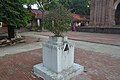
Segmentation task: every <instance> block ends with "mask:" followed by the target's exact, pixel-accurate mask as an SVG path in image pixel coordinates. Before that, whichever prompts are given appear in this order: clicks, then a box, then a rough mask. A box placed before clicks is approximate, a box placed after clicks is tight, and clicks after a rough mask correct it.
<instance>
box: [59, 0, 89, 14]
mask: <svg viewBox="0 0 120 80" xmlns="http://www.w3.org/2000/svg"><path fill="white" fill-rule="evenodd" d="M59 2H60V3H61V4H63V5H64V6H65V7H66V8H68V9H70V10H71V12H75V13H77V14H81V15H89V14H90V7H89V5H90V0H59Z"/></svg>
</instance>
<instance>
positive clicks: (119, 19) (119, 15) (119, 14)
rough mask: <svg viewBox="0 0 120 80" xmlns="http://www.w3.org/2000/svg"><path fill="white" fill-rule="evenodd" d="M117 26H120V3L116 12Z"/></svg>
mask: <svg viewBox="0 0 120 80" xmlns="http://www.w3.org/2000/svg"><path fill="white" fill-rule="evenodd" d="M115 24H116V25H120V3H119V4H118V5H117V7H116V11H115Z"/></svg>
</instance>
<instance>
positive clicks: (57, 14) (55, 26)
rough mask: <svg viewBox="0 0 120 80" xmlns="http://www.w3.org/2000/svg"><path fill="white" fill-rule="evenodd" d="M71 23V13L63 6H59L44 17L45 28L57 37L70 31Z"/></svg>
mask: <svg viewBox="0 0 120 80" xmlns="http://www.w3.org/2000/svg"><path fill="white" fill-rule="evenodd" d="M71 21H72V18H71V16H70V11H69V10H67V9H66V8H65V7H63V6H62V5H57V6H56V8H54V9H53V10H50V11H49V12H48V14H46V15H45V16H44V22H43V26H44V28H45V29H47V30H49V31H51V32H52V33H54V34H55V36H62V33H63V32H66V31H68V30H69V29H70V23H71Z"/></svg>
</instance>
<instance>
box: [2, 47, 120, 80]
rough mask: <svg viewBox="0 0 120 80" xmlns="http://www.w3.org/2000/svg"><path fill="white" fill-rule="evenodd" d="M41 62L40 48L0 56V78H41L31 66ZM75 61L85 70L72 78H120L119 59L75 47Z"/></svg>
mask: <svg viewBox="0 0 120 80" xmlns="http://www.w3.org/2000/svg"><path fill="white" fill-rule="evenodd" d="M41 62H42V49H36V50H32V51H27V52H22V53H18V54H13V55H6V56H3V57H0V80H42V79H41V78H38V77H36V76H35V75H34V74H33V73H32V67H33V65H35V64H38V63H41ZM75 62H76V63H78V64H81V65H83V66H85V70H86V72H84V73H82V74H81V75H80V76H77V77H76V78H74V79H73V80H120V76H119V75H120V59H119V58H115V57H111V56H109V55H105V54H104V55H102V54H99V53H97V52H93V51H88V50H83V49H80V48H77V49H75Z"/></svg>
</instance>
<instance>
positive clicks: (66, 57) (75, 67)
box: [33, 37, 84, 80]
mask: <svg viewBox="0 0 120 80" xmlns="http://www.w3.org/2000/svg"><path fill="white" fill-rule="evenodd" d="M33 70H34V73H35V74H36V75H37V76H39V77H42V78H43V79H44V80H69V79H70V78H72V77H74V76H76V75H78V74H80V73H81V72H83V70H84V67H83V66H81V65H79V64H76V63H74V46H73V45H72V44H70V43H68V41H67V37H50V38H49V41H47V42H46V43H43V63H41V64H37V65H35V66H34V67H33Z"/></svg>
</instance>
